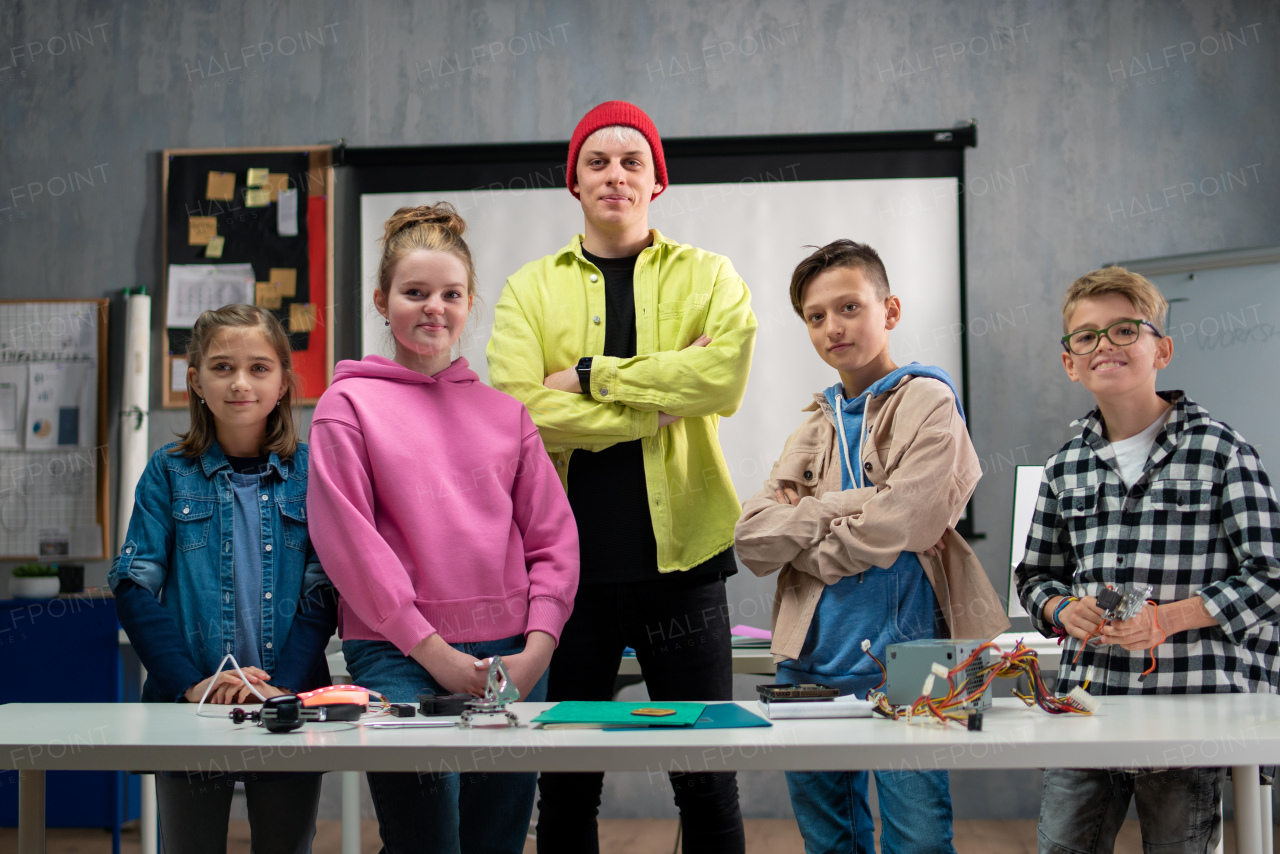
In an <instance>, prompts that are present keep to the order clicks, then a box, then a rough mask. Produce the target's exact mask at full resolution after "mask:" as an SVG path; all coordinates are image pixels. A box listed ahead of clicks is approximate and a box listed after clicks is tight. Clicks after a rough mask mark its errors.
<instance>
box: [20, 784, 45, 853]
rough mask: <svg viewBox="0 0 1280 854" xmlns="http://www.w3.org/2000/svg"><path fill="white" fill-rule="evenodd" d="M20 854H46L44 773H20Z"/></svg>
mask: <svg viewBox="0 0 1280 854" xmlns="http://www.w3.org/2000/svg"><path fill="white" fill-rule="evenodd" d="M18 854H45V851H44V772H43V771H19V772H18Z"/></svg>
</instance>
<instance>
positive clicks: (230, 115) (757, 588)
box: [0, 0, 1280, 815]
mask: <svg viewBox="0 0 1280 854" xmlns="http://www.w3.org/2000/svg"><path fill="white" fill-rule="evenodd" d="M1278 25H1280V6H1278V5H1277V4H1276V3H1274V2H1261V0H1238V2H1227V0H1218V1H1217V2H1214V0H1195V2H1191V0H1187V2H1182V3H1144V2H1139V0H1117V2H1099V1H1098V0H1095V2H1067V0H1063V2H1055V3H1051V4H1040V3H1027V2H991V3H976V2H964V3H953V2H944V1H943V0H922V2H916V3H911V4H901V3H895V2H889V0H873V1H872V2H858V3H844V2H837V0H826V2H798V0H789V1H783V0H773V1H772V2H770V1H769V0H755V2H735V3H727V2H718V3H706V2H698V3H692V4H691V3H688V2H658V0H628V2H593V3H587V2H570V0H544V2H537V1H536V0H527V2H510V3H488V4H466V3H450V4H446V3H439V2H434V3H409V2H391V1H390V0H370V2H365V3H358V4H351V3H340V2H334V1H333V0H321V1H320V2H306V3H303V2H298V0H285V2H278V3H247V4H243V5H242V6H240V7H237V6H236V5H235V4H230V5H229V4H224V3H211V2H185V3H167V2H157V0H153V2H126V3H120V4H103V3H91V2H84V0H53V2H44V3H35V2H30V0H17V2H10V3H7V4H4V6H3V8H0V297H3V298H23V297H32V296H37V295H38V296H50V297H99V296H104V295H118V293H119V291H120V289H121V288H124V287H132V286H137V285H146V286H147V287H148V289H149V290H150V291H151V292H153V293H156V292H157V286H158V284H159V283H160V280H161V278H160V277H161V271H160V254H159V245H158V241H159V226H160V219H159V200H160V188H159V176H160V158H159V152H160V150H161V149H164V148H167V147H193V146H247V145H277V144H304V143H316V142H323V141H332V140H337V139H339V138H344V139H346V140H347V142H348V143H350V144H352V145H396V144H434V143H460V142H470V141H485V142H494V141H521V140H548V139H565V138H567V136H568V135H569V133H570V131H571V130H572V128H573V125H574V123H575V122H576V120H577V119H578V117H579V116H581V114H582V113H583V112H584V111H585V110H586V109H588V108H589V107H590V106H592V105H594V104H596V103H598V102H600V101H603V100H607V99H610V98H623V99H627V100H631V101H634V102H636V103H638V104H640V105H641V106H642V107H644V108H645V109H646V110H647V111H648V112H649V113H650V115H651V116H652V117H653V118H654V120H655V122H656V123H657V126H658V128H659V129H660V130H661V132H662V133H663V134H665V135H671V136H694V135H731V134H774V133H806V132H823V131H873V130H896V129H906V128H938V127H948V126H951V125H953V124H954V123H956V122H962V121H966V120H968V119H970V118H976V119H977V120H978V122H979V125H980V145H979V147H978V148H977V149H975V150H972V151H970V152H969V153H968V154H967V161H966V162H967V168H968V174H969V180H968V182H967V186H966V187H965V194H964V200H965V212H966V216H967V222H968V252H969V256H968V258H969V261H968V274H969V314H970V322H969V324H968V326H967V329H966V331H965V332H964V334H967V335H969V342H968V343H969V354H970V392H969V394H970V401H971V408H972V418H971V426H972V431H973V439H974V443H975V445H976V446H977V449H978V452H979V454H980V455H981V456H982V458H983V460H984V463H985V465H986V470H987V477H986V478H985V479H984V480H983V481H982V483H981V484H980V485H979V487H978V491H977V494H976V499H975V513H976V519H977V523H978V528H979V530H981V531H985V532H986V533H987V535H988V536H987V538H986V539H985V540H981V541H978V542H976V543H975V548H976V549H977V551H978V554H979V556H980V557H981V559H982V561H983V563H984V564H985V565H986V566H987V567H988V568H989V570H990V571H991V572H992V575H993V577H995V578H996V579H997V580H998V581H999V583H1000V584H1001V585H1002V584H1003V580H1004V578H1005V571H1006V563H1007V556H1008V553H1009V531H1008V521H1007V520H1008V518H1009V515H1010V501H1011V497H1012V466H1013V465H1014V464H1016V463H1025V462H1037V461H1041V460H1043V459H1044V458H1045V457H1047V456H1048V454H1050V453H1051V452H1052V451H1053V450H1054V449H1055V448H1056V447H1057V446H1058V445H1059V444H1060V443H1061V442H1062V441H1063V440H1064V439H1065V437H1066V436H1067V434H1068V426H1067V425H1068V423H1069V422H1070V421H1071V420H1072V419H1073V418H1075V417H1077V416H1078V415H1080V414H1081V413H1082V412H1083V411H1084V410H1085V409H1086V408H1087V406H1088V404H1089V399H1088V397H1087V396H1086V395H1085V394H1084V393H1083V391H1082V390H1081V389H1080V388H1078V387H1073V386H1071V385H1070V384H1069V383H1068V381H1067V380H1066V379H1065V378H1064V377H1063V375H1062V371H1061V368H1060V367H1059V360H1058V356H1057V350H1058V345H1057V342H1056V340H1055V339H1056V338H1057V336H1058V335H1059V334H1060V333H1059V331H1058V329H1059V324H1058V306H1059V301H1060V296H1061V293H1062V291H1063V289H1064V288H1065V287H1066V285H1067V284H1068V283H1069V282H1070V281H1071V280H1072V279H1073V278H1075V277H1076V276H1077V275H1079V274H1080V273H1083V272H1085V271H1087V270H1089V269H1092V268H1094V267H1096V266H1098V265H1100V264H1101V263H1103V262H1105V261H1110V260H1115V259H1120V258H1141V257H1151V256H1158V255H1166V254H1175V253H1186V252H1198V251H1207V250H1216V249H1227V248H1237V247H1248V246H1257V245H1264V244H1276V243H1280V216H1277V213H1280V211H1278V207H1280V206H1278V204H1277V199H1278V193H1277V173H1276V169H1277V167H1278V166H1280V163H1278V162H1277V150H1278V149H1277V146H1276V144H1275V140H1276V139H1277V138H1280V111H1278V110H1277V109H1276V92H1277V84H1278V83H1280V65H1278V64H1280V60H1278V59H1277V51H1276V43H1277V39H1278V38H1280V29H1278ZM231 66H236V67H235V68H234V69H233V68H231ZM77 172H78V173H80V174H82V175H84V174H86V173H89V174H92V175H93V176H94V180H93V182H92V184H88V183H86V182H84V181H83V180H80V179H77V178H74V177H72V178H71V181H70V184H68V183H67V180H66V179H68V176H69V175H72V174H73V173H77ZM908 226H909V222H908V221H906V220H904V227H908ZM890 272H891V273H892V271H890ZM751 284H752V286H753V287H756V288H760V287H780V286H782V285H781V283H767V282H753V283H751ZM1224 299H1229V296H1228V295H1224ZM118 303H119V300H118V297H117V307H118ZM1000 318H1005V319H1007V320H1008V319H1011V322H1004V323H1001V322H1000ZM112 319H113V321H115V322H117V327H116V329H115V331H114V334H113V335H112V345H113V353H117V354H118V353H119V352H120V349H121V345H120V334H119V327H118V321H119V315H118V314H115V315H113V318H112ZM157 319H158V318H157ZM993 327H1002V328H1001V329H1000V331H999V332H996V331H992V330H993ZM157 330H158V325H157ZM1260 355H1262V354H1260ZM155 366H156V369H157V370H158V368H159V361H158V358H157V360H156V362H155ZM111 375H112V383H113V389H112V390H113V395H114V396H113V398H112V418H111V423H112V425H113V427H112V437H113V438H114V436H115V435H116V429H115V427H114V424H115V422H116V414H117V411H118V406H119V404H118V387H119V382H118V380H119V377H120V368H119V366H118V365H114V366H113V369H112V372H111ZM157 375H158V374H157ZM1191 392H1192V394H1193V395H1194V389H1192V390H1191ZM158 400H159V397H158V395H157V396H156V404H157V408H156V409H155V410H154V411H153V413H152V440H153V442H152V443H153V446H154V447H158V446H159V445H160V444H161V443H163V442H164V441H166V440H167V439H168V438H169V437H170V436H171V434H172V433H173V431H174V430H177V429H180V428H181V427H182V425H183V423H184V419H185V415H184V413H182V412H166V411H162V410H160V409H159V408H158ZM1219 415H1220V416H1221V417H1223V418H1225V419H1226V420H1228V421H1229V420H1230V417H1231V413H1230V412H1223V413H1219ZM304 420H305V419H304ZM112 494H113V496H114V490H113V492H112ZM89 569H90V571H89V577H90V581H91V583H92V582H93V581H97V582H98V583H101V582H102V581H103V580H104V579H105V572H106V564H105V562H104V563H101V564H96V565H92V566H91V567H90V568H89ZM3 575H4V577H5V578H6V579H7V573H3ZM4 583H7V582H0V584H4ZM770 587H771V583H770V582H767V581H764V582H761V581H757V580H755V579H751V578H747V577H744V576H739V577H738V578H737V579H734V581H733V582H732V587H731V598H732V600H733V601H734V602H735V603H736V604H737V605H738V606H739V613H740V615H741V616H742V618H743V621H744V622H755V623H757V624H763V623H764V622H765V621H766V620H767V616H766V615H765V613H764V611H765V609H764V607H763V605H762V603H765V602H767V601H768V597H769V595H770ZM742 690H744V691H748V692H749V685H747V686H742ZM628 785H630V784H628ZM752 786H754V784H752V783H744V790H746V791H747V794H748V796H749V797H748V798H747V800H748V809H749V811H750V812H752V813H754V814H757V815H768V814H777V813H779V812H785V811H786V810H787V809H788V806H787V803H786V795H785V791H783V790H782V789H781V788H780V781H778V780H776V779H771V780H769V781H768V782H767V785H765V784H761V786H760V787H759V789H760V791H759V792H758V793H755V790H754V789H753V788H752ZM646 787H648V788H651V789H652V788H653V787H652V786H650V785H649V784H648V783H646V782H644V781H639V782H637V783H636V784H635V785H634V786H632V788H631V789H630V790H624V789H623V788H620V787H615V788H612V789H611V790H610V791H611V793H612V794H611V800H610V801H609V804H608V805H607V808H608V809H609V810H610V811H611V812H612V813H613V814H618V815H621V814H632V813H633V811H632V806H630V805H634V804H636V803H638V802H640V801H638V800H637V797H638V796H637V795H636V794H635V791H634V790H635V789H640V788H646ZM963 788H964V789H965V790H966V792H974V791H979V790H982V789H983V788H984V786H983V785H979V784H975V785H974V786H965V787H963ZM987 788H989V787H987ZM997 788H998V789H1000V790H1001V791H1000V792H999V794H998V796H997V795H992V796H991V797H987V796H983V797H973V798H970V800H973V801H975V802H981V803H986V802H992V801H993V802H995V803H996V804H997V806H998V808H999V809H1000V810H1009V809H1012V810H1013V811H1015V812H1017V811H1019V810H1020V809H1021V810H1023V811H1025V809H1030V808H1031V806H1030V805H1032V804H1034V801H1035V799H1036V792H1035V791H1034V787H1031V791H1028V787H1026V786H1023V785H1001V786H999V787H997ZM661 790H662V787H660V786H659V787H657V788H656V789H654V791H655V792H657V793H658V794H655V795H654V796H653V797H652V798H651V799H650V800H651V801H653V802H655V803H656V802H658V801H661V800H662V798H663V797H665V796H661V797H660V795H661ZM642 800H643V799H642ZM643 802H645V803H648V802H650V801H643ZM1010 804H1012V805H1013V806H1012V807H1010V806H1009V805H1010ZM1018 804H1023V807H1018V806H1017V805H1018ZM974 808H975V809H976V808H977V805H976V803H975V807H974ZM994 808H995V807H993V809H994ZM629 811H632V812H629Z"/></svg>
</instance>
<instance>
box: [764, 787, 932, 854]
mask: <svg viewBox="0 0 1280 854" xmlns="http://www.w3.org/2000/svg"><path fill="white" fill-rule="evenodd" d="M875 775H876V795H877V796H878V797H879V800H880V850H881V854H916V853H917V852H918V853H919V854H924V852H939V854H955V848H954V847H952V845H951V788H950V783H949V779H948V776H947V772H946V771H876V772H875ZM869 778H870V772H867V771H788V772H787V788H788V789H789V790H790V792H791V807H792V809H794V810H795V814H796V822H797V823H798V824H799V825H800V835H801V836H802V837H804V850H805V852H806V854H875V851H876V848H875V824H874V821H873V820H872V818H871V804H870V802H869V801H868V799H867V790H868V785H869Z"/></svg>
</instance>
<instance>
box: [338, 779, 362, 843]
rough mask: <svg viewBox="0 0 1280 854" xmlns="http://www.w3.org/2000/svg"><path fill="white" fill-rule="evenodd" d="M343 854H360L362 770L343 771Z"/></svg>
mask: <svg viewBox="0 0 1280 854" xmlns="http://www.w3.org/2000/svg"><path fill="white" fill-rule="evenodd" d="M342 854H360V772H359V771H343V772H342Z"/></svg>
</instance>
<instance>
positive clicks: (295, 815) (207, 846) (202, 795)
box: [156, 774, 320, 854]
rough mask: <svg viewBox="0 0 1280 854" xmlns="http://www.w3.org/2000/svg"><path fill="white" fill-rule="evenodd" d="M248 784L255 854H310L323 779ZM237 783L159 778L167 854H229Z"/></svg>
mask: <svg viewBox="0 0 1280 854" xmlns="http://www.w3.org/2000/svg"><path fill="white" fill-rule="evenodd" d="M261 776H262V777H263V778H264V779H263V780H260V781H255V780H245V783H244V793H245V801H246V806H247V807H248V809H249V831H250V838H251V840H252V843H251V844H252V846H253V850H254V851H255V852H268V851H269V852H272V854H310V851H311V840H312V838H313V837H314V836H315V835H316V811H317V810H318V809H319V808H320V775H319V774H308V775H305V776H298V777H292V778H290V779H286V780H271V779H269V778H270V777H271V775H270V774H263V775H261ZM235 788H236V784H235V780H234V779H230V778H222V777H218V776H206V777H204V778H201V777H200V776H199V775H194V776H192V777H190V778H188V777H187V776H185V775H181V774H174V775H164V774H157V775H156V801H157V805H158V807H159V812H160V841H161V847H162V848H163V850H164V854H226V851H227V821H228V819H229V818H230V816H231V793H232V792H234V791H235Z"/></svg>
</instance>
